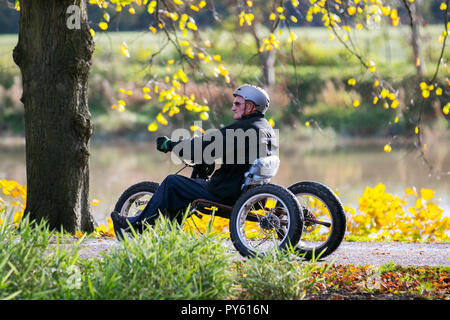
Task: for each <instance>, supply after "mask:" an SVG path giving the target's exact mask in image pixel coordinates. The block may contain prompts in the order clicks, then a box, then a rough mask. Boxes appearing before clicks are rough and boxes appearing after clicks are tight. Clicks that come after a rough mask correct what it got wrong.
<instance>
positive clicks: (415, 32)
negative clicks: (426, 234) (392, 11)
mask: <svg viewBox="0 0 450 320" xmlns="http://www.w3.org/2000/svg"><path fill="white" fill-rule="evenodd" d="M421 2H422V1H420V0H417V1H415V2H414V3H412V4H411V5H410V8H411V19H412V21H411V24H410V26H411V46H412V49H413V59H414V61H413V62H414V63H415V65H416V71H417V75H418V76H419V78H423V75H424V66H423V63H424V62H423V59H422V41H421V39H420V25H421V23H422V3H421Z"/></svg>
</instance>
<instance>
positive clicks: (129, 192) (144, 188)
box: [114, 181, 159, 212]
mask: <svg viewBox="0 0 450 320" xmlns="http://www.w3.org/2000/svg"><path fill="white" fill-rule="evenodd" d="M158 187H159V184H158V183H156V182H151V181H143V182H139V183H136V184H134V185H132V186H131V187H129V188H127V189H126V190H125V191H124V192H122V194H121V195H120V197H119V200H117V202H116V205H115V207H114V211H117V212H121V211H122V208H123V206H124V205H125V202H126V201H127V200H128V199H130V197H132V196H133V195H135V194H138V193H141V192H150V193H153V194H154V193H155V191H156V189H158Z"/></svg>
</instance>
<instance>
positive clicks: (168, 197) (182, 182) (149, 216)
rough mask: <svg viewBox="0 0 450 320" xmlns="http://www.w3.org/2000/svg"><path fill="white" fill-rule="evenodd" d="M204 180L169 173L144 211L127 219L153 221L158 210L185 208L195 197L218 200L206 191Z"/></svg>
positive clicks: (133, 221) (132, 221)
mask: <svg viewBox="0 0 450 320" xmlns="http://www.w3.org/2000/svg"><path fill="white" fill-rule="evenodd" d="M206 185H207V183H206V181H205V180H203V179H192V178H187V177H185V176H181V175H177V174H171V175H168V176H167V178H165V179H164V181H163V182H162V183H161V185H160V186H159V187H158V189H156V192H155V193H154V194H153V196H152V197H151V199H150V201H149V202H148V203H147V206H146V207H145V209H144V211H142V212H141V213H140V214H139V215H137V216H135V217H130V218H128V220H129V221H130V223H131V224H134V223H136V222H140V221H142V222H143V221H144V220H145V221H146V222H148V223H150V224H152V223H153V221H154V220H155V218H156V217H157V216H158V214H159V211H158V210H161V211H162V210H163V209H167V210H169V211H172V210H178V209H182V208H185V207H187V206H188V205H189V203H191V202H192V201H194V200H195V199H200V198H203V199H206V200H211V201H218V200H219V199H218V198H217V197H216V196H214V195H212V194H211V193H209V192H208V190H207V189H206Z"/></svg>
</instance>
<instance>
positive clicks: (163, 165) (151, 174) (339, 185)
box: [0, 140, 450, 223]
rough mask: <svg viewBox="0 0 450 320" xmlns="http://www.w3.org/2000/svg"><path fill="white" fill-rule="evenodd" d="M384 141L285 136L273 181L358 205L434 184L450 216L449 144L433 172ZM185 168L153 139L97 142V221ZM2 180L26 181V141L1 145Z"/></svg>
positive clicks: (434, 151) (93, 161) (433, 159)
mask: <svg viewBox="0 0 450 320" xmlns="http://www.w3.org/2000/svg"><path fill="white" fill-rule="evenodd" d="M383 143H384V142H383V141H375V142H370V143H367V142H364V143H360V142H357V141H350V142H349V141H347V142H340V143H331V144H326V145H317V144H315V143H312V142H304V143H303V142H300V141H296V142H295V143H290V144H286V143H284V144H283V143H282V141H280V146H281V147H280V154H279V156H280V159H281V165H280V170H279V172H278V174H277V176H276V177H275V178H274V179H273V180H272V181H273V182H274V183H278V184H282V185H284V186H289V185H290V184H292V183H294V182H297V181H301V180H314V181H319V182H321V183H324V184H326V185H328V186H329V187H330V188H332V189H333V190H335V191H337V192H338V194H339V196H340V198H341V200H342V202H343V203H344V204H346V205H351V206H353V207H355V208H357V206H358V196H360V195H362V193H363V192H364V189H365V187H366V186H369V187H375V186H376V185H377V184H378V183H383V184H384V185H385V186H386V192H389V193H393V194H397V195H399V196H403V195H404V191H405V188H406V187H410V188H413V187H415V188H416V189H417V190H418V191H419V192H420V189H421V188H432V189H434V191H435V196H436V199H437V200H438V204H439V205H440V207H442V208H444V210H445V213H444V214H445V215H446V216H450V199H449V195H450V174H449V173H450V146H449V145H448V144H445V143H444V144H441V145H439V144H436V145H432V146H430V147H429V148H428V150H427V152H426V156H427V160H428V161H429V163H430V164H431V165H432V167H433V170H434V171H440V172H443V173H446V174H441V175H436V174H430V170H429V167H428V166H427V165H425V164H424V162H423V160H422V159H421V158H420V157H418V152H417V151H414V150H413V151H411V150H410V149H409V148H407V147H403V148H402V147H396V148H393V150H392V151H391V152H390V153H386V152H384V151H383V145H384V144H383ZM181 168H182V165H176V164H174V163H173V162H172V161H171V158H170V156H169V155H168V154H163V153H160V152H157V151H156V150H155V144H154V142H153V141H148V142H142V141H141V142H134V141H130V140H122V141H115V142H113V143H112V142H96V141H93V142H92V143H91V158H90V179H91V184H90V197H91V201H92V200H94V199H95V200H98V204H97V205H93V206H92V212H93V214H94V217H95V219H96V221H97V222H98V223H105V221H106V217H107V216H109V214H110V212H111V211H112V209H113V208H114V205H115V202H116V200H117V199H118V197H119V196H120V194H121V193H122V191H123V190H124V189H126V188H127V187H129V186H130V185H132V184H134V183H136V182H140V181H144V180H148V181H157V182H161V181H162V180H163V179H164V177H166V176H167V175H168V174H170V173H175V172H176V171H178V170H179V169H181ZM181 174H184V175H187V176H189V175H190V169H188V168H187V169H184V170H183V171H182V172H181ZM0 179H11V180H16V181H18V182H19V183H21V184H26V170H25V146H24V143H23V141H19V143H8V144H0Z"/></svg>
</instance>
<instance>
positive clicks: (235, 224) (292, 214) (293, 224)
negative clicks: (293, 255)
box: [230, 184, 303, 257]
mask: <svg viewBox="0 0 450 320" xmlns="http://www.w3.org/2000/svg"><path fill="white" fill-rule="evenodd" d="M262 193H268V194H272V195H274V196H276V197H278V198H279V199H281V200H282V201H283V202H284V203H285V205H286V207H287V209H288V216H289V229H288V230H287V236H286V238H285V239H284V240H283V241H282V243H280V245H279V248H280V249H285V248H287V247H288V246H289V245H292V246H295V245H296V244H297V243H298V241H299V240H300V238H301V234H302V231H303V213H302V211H300V205H299V203H298V201H297V198H296V197H295V196H294V195H293V194H292V193H291V192H290V191H289V190H288V189H286V188H284V187H282V186H279V185H275V184H265V185H262V186H257V187H253V188H251V189H249V190H248V191H246V192H244V193H243V194H242V195H241V196H240V198H239V199H238V200H237V201H236V203H235V204H234V206H233V210H232V212H231V218H230V237H231V241H232V243H233V245H234V247H235V248H236V250H238V251H239V253H240V254H241V255H242V256H244V257H248V256H255V255H256V254H258V253H257V252H256V251H254V250H252V249H250V248H248V247H247V246H246V245H245V244H244V243H243V242H242V241H241V239H240V238H239V235H238V228H239V221H238V220H239V219H238V215H239V211H240V209H241V207H242V206H243V205H244V203H245V202H246V201H247V200H248V199H250V198H251V197H253V196H255V195H257V194H262Z"/></svg>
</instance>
